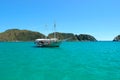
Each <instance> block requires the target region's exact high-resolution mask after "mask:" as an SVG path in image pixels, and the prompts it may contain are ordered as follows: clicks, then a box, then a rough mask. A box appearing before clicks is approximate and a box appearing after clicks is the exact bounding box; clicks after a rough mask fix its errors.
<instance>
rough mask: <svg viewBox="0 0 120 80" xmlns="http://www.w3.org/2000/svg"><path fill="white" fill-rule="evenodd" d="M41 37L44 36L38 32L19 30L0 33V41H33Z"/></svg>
mask: <svg viewBox="0 0 120 80" xmlns="http://www.w3.org/2000/svg"><path fill="white" fill-rule="evenodd" d="M43 37H45V36H44V35H43V34H41V33H39V32H33V31H29V30H19V29H9V30H6V31H5V32H3V33H0V41H34V40H35V39H36V38H43Z"/></svg>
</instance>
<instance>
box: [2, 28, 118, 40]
mask: <svg viewBox="0 0 120 80" xmlns="http://www.w3.org/2000/svg"><path fill="white" fill-rule="evenodd" d="M56 37H57V38H58V39H60V40H66V41H96V39H95V38H94V37H93V36H91V35H88V34H80V35H74V34H73V33H60V32H56ZM37 38H45V35H44V34H41V33H39V32H34V31H29V30H19V29H9V30H6V31H5V32H2V33H0V41H34V40H35V39H37ZM48 38H54V33H50V34H49V35H48ZM117 39H118V38H117ZM115 40H116V39H115ZM119 40H120V36H119Z"/></svg>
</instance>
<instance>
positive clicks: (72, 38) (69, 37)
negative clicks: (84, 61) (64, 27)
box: [48, 32, 97, 41]
mask: <svg viewBox="0 0 120 80" xmlns="http://www.w3.org/2000/svg"><path fill="white" fill-rule="evenodd" d="M56 36H57V38H58V39H61V40H65V39H66V40H67V41H97V40H96V39H95V38H94V37H93V36H91V35H88V34H80V35H74V34H72V33H59V32H56ZM53 37H54V33H50V34H49V35H48V38H53Z"/></svg>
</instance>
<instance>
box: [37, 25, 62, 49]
mask: <svg viewBox="0 0 120 80" xmlns="http://www.w3.org/2000/svg"><path fill="white" fill-rule="evenodd" d="M55 28H56V24H54V30H55ZM61 42H62V41H61V40H58V39H57V38H56V32H54V38H50V39H48V38H43V39H36V40H35V44H36V46H37V47H59V46H60V44H61Z"/></svg>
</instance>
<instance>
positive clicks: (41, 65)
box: [0, 42, 120, 80]
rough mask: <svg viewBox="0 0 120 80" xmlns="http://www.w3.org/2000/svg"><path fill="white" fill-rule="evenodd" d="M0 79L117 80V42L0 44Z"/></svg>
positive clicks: (119, 72)
mask: <svg viewBox="0 0 120 80" xmlns="http://www.w3.org/2000/svg"><path fill="white" fill-rule="evenodd" d="M0 80H120V42H64V43H63V44H62V45H61V46H60V47H58V48H37V47H35V46H34V43H33V42H1V43H0Z"/></svg>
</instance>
